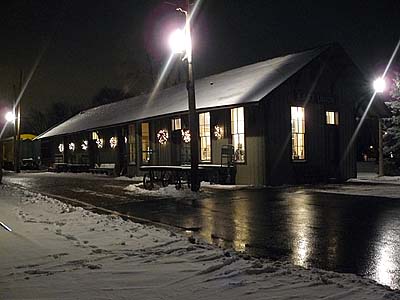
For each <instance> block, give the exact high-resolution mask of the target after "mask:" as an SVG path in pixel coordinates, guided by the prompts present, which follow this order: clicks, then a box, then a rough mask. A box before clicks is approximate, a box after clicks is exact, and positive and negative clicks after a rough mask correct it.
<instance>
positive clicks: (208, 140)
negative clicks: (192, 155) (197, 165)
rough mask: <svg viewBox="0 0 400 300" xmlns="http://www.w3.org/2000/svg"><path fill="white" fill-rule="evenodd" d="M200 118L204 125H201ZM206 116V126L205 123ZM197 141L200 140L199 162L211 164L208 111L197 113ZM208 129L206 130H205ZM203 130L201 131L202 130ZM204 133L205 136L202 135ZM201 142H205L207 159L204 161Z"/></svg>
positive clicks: (209, 116) (209, 118)
mask: <svg viewBox="0 0 400 300" xmlns="http://www.w3.org/2000/svg"><path fill="white" fill-rule="evenodd" d="M202 116H204V124H202V123H201V122H202ZM206 116H208V117H207V118H208V124H207V123H206ZM198 117H199V139H200V143H199V146H200V157H199V161H201V162H206V163H207V162H212V144H211V143H212V139H211V113H210V112H209V111H207V112H203V113H199V115H198ZM207 127H208V130H207ZM202 128H203V129H202ZM203 133H205V135H202V134H203ZM191 138H192V139H193V138H194V137H193V136H192V137H191ZM203 140H205V141H207V142H206V147H207V148H206V149H207V153H209V157H208V156H207V157H206V159H203V157H202V155H203Z"/></svg>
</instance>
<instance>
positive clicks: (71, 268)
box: [0, 185, 400, 299]
mask: <svg viewBox="0 0 400 300" xmlns="http://www.w3.org/2000/svg"><path fill="white" fill-rule="evenodd" d="M0 199H1V200H0V221H1V222H4V223H5V224H7V225H8V226H10V227H11V228H12V229H13V231H12V232H8V231H6V230H4V229H3V228H0V240H1V243H0V255H1V259H0V268H1V270H2V272H1V275H0V299H293V297H296V298H298V299H321V298H322V299H400V294H399V293H396V292H392V291H389V290H388V289H386V288H385V287H382V286H379V285H377V284H375V283H374V282H373V281H371V280H368V279H363V278H360V277H357V276H355V275H351V274H339V273H334V272H327V271H322V270H317V269H312V270H306V269H303V268H300V267H296V266H293V265H291V264H289V263H287V262H284V261H275V262H274V261H267V260H258V259H252V258H249V257H246V255H241V254H237V253H234V252H232V251H223V250H221V249H219V248H216V247H213V246H210V245H207V244H204V243H201V242H198V241H193V240H191V239H190V241H189V240H188V238H187V237H186V236H184V235H180V234H176V233H172V232H169V231H167V230H164V229H160V228H156V227H153V226H143V225H140V224H137V223H133V222H131V221H124V220H122V219H121V218H119V217H115V216H110V215H98V214H95V213H92V212H89V211H86V210H84V209H82V208H75V207H72V206H69V205H66V204H64V203H61V202H59V201H57V200H54V199H51V198H47V197H44V196H41V195H37V194H33V193H30V192H22V191H21V190H19V189H16V188H13V187H10V186H7V185H0ZM324 297H325V298H324Z"/></svg>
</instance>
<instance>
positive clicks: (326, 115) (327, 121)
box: [325, 110, 340, 126]
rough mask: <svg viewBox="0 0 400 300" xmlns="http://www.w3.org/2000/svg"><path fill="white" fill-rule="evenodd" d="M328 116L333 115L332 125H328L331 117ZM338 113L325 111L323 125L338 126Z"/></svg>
mask: <svg viewBox="0 0 400 300" xmlns="http://www.w3.org/2000/svg"><path fill="white" fill-rule="evenodd" d="M328 114H333V123H329V121H330V120H332V116H328ZM339 122H340V120H339V112H338V111H337V110H325V125H328V126H339Z"/></svg>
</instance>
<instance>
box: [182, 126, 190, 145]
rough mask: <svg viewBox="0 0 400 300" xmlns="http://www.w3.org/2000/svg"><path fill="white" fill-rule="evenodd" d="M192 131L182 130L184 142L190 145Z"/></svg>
mask: <svg viewBox="0 0 400 300" xmlns="http://www.w3.org/2000/svg"><path fill="white" fill-rule="evenodd" d="M190 139H191V137H190V130H188V129H186V130H182V140H183V141H184V142H185V143H186V144H188V143H190Z"/></svg>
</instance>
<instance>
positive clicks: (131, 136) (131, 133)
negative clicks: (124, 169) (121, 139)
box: [128, 124, 136, 163]
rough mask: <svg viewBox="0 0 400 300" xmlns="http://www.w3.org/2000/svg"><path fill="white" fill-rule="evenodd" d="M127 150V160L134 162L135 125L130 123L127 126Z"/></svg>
mask: <svg viewBox="0 0 400 300" xmlns="http://www.w3.org/2000/svg"><path fill="white" fill-rule="evenodd" d="M128 150H129V162H131V163H135V162H136V125H135V124H132V125H129V127H128Z"/></svg>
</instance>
